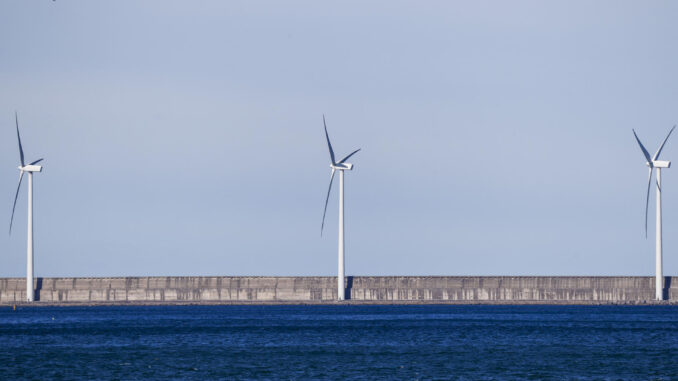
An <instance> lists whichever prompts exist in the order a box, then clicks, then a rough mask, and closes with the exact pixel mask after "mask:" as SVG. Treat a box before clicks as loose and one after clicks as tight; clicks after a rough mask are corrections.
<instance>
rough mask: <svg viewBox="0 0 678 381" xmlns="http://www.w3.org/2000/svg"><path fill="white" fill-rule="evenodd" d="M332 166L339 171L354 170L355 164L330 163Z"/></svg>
mask: <svg viewBox="0 0 678 381" xmlns="http://www.w3.org/2000/svg"><path fill="white" fill-rule="evenodd" d="M330 168H332V169H334V170H337V171H344V170H346V171H351V170H353V164H351V163H337V164H330Z"/></svg>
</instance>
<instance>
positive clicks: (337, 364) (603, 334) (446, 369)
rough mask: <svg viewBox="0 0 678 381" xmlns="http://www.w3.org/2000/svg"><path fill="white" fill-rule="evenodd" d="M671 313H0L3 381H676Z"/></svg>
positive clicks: (676, 311)
mask: <svg viewBox="0 0 678 381" xmlns="http://www.w3.org/2000/svg"><path fill="white" fill-rule="evenodd" d="M676 377H678V307H669V306H651V307H635V306H634V307H613V306H604V307H600V306H591V307H581V306H244V307H243V306H199V307H198V306H180V307H82V308H79V307H78V308H74V307H68V308H21V309H18V310H17V311H12V310H11V308H7V307H3V308H0V378H2V379H123V380H127V379H158V378H160V379H170V378H171V379H177V378H179V379H194V380H204V379H336V380H340V379H341V380H343V379H545V378H546V379H642V380H647V379H667V380H668V379H676Z"/></svg>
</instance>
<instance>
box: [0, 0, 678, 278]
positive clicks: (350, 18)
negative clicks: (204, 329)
mask: <svg viewBox="0 0 678 381" xmlns="http://www.w3.org/2000/svg"><path fill="white" fill-rule="evenodd" d="M676 14H678V3H676V2H670V1H648V2H637V1H596V2H590V1H550V2H543V1H482V0H481V1H453V2H452V1H423V2H415V1H369V2H366V1H343V2H318V1H302V2H296V1H287V2H276V1H258V2H253V1H228V2H224V1H207V0H206V1H199V2H194V1H172V0H170V1H168V0H163V1H150V0H149V1H142V2H139V1H115V2H113V1H106V2H105V1H87V2H84V1H72V0H57V1H54V2H53V1H47V0H44V1H4V2H2V3H1V4H0V163H2V165H1V166H0V222H1V220H3V219H4V220H5V224H4V226H5V229H8V228H9V220H10V214H11V209H12V202H13V199H14V192H15V191H16V186H17V178H18V173H19V171H18V169H17V165H18V164H19V154H18V147H17V142H16V136H15V130H14V128H15V127H14V112H15V110H16V111H17V112H18V114H19V123H20V127H21V134H22V140H23V146H24V151H25V154H26V159H27V160H31V161H32V160H34V159H37V158H40V157H44V158H45V160H44V162H43V165H44V169H43V172H42V173H38V174H36V175H35V177H34V221H35V222H34V231H35V273H36V276H44V277H49V276H80V277H88V276H142V275H158V276H161V275H186V276H188V275H224V276H226V275H324V276H326V275H336V271H337V219H338V209H337V208H338V192H337V190H338V189H337V188H336V187H335V189H333V191H332V195H331V198H330V204H329V208H328V212H327V222H326V225H325V233H324V234H323V236H322V237H321V235H320V224H321V218H322V212H323V206H324V199H325V194H326V192H327V186H328V182H329V176H330V168H329V154H328V151H327V146H326V144H325V137H324V132H323V125H322V116H323V114H324V115H325V116H326V118H327V126H328V130H329V134H330V137H331V139H332V142H333V146H334V149H335V152H336V154H337V156H339V157H343V156H345V155H346V154H348V153H349V152H351V151H353V150H354V149H357V148H362V150H361V151H360V152H359V153H358V154H356V155H355V156H353V157H352V158H351V162H352V163H353V164H354V165H355V167H354V170H353V171H351V172H347V173H346V184H345V187H346V188H345V192H346V274H347V275H653V274H654V266H655V264H654V263H655V259H654V258H655V256H654V255H655V254H654V233H655V232H654V226H655V224H654V218H655V217H654V205H655V197H654V191H653V194H652V197H651V199H650V215H649V219H650V221H649V232H648V238H647V239H646V238H645V233H644V210H645V209H644V208H645V191H646V184H647V168H646V167H645V160H644V158H643V156H642V153H641V151H640V149H639V148H638V146H637V144H636V142H635V140H634V138H633V134H632V132H631V130H632V129H635V130H636V131H637V132H638V134H639V136H640V138H641V139H642V141H643V142H644V143H645V145H646V146H647V148H648V150H649V151H651V152H652V153H653V152H654V151H655V150H656V149H657V147H658V146H659V144H660V142H661V140H662V139H663V138H664V136H665V135H666V133H667V132H668V131H669V129H670V128H671V126H673V125H674V124H676V123H678V49H676V41H677V40H678V23H676V22H675V15H676ZM672 139H674V140H669V141H668V143H667V145H666V147H665V148H664V151H663V152H662V158H663V159H666V160H671V159H676V160H678V156H676V155H677V154H678V140H676V139H678V136H675V137H673V138H672ZM674 171H676V170H675V169H673V168H671V169H668V170H664V172H663V176H662V180H663V189H664V193H663V198H662V202H663V206H664V209H663V210H664V213H663V217H664V220H663V221H664V225H663V226H664V229H663V232H664V272H665V274H666V275H678V234H677V233H678V208H677V207H676V205H677V204H678V173H674ZM26 185H27V183H26V182H25V181H24V183H23V185H22V188H21V193H20V195H19V200H18V203H17V212H16V215H15V220H14V230H13V232H12V234H11V235H8V234H7V233H4V234H0V276H1V277H22V276H25V273H26V218H27V217H26V215H27V214H26V207H27V194H26V191H27V187H26ZM335 185H338V184H337V183H336V182H335ZM2 200H4V202H3V201H2ZM2 204H4V206H2ZM2 210H4V211H5V212H4V213H3V212H2ZM2 226H3V224H2V223H0V227H2ZM0 230H1V229H0ZM5 231H7V230H5Z"/></svg>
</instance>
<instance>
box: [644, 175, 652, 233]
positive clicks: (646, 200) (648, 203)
mask: <svg viewBox="0 0 678 381" xmlns="http://www.w3.org/2000/svg"><path fill="white" fill-rule="evenodd" d="M651 184H652V167H650V171H649V176H648V179H647V196H646V197H645V238H647V209H648V206H649V205H650V185H651Z"/></svg>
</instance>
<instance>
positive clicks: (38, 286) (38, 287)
mask: <svg viewBox="0 0 678 381" xmlns="http://www.w3.org/2000/svg"><path fill="white" fill-rule="evenodd" d="M37 279H38V281H37V282H36V283H37V284H36V285H35V294H34V295H33V296H34V298H35V301H36V302H38V301H40V290H42V278H37Z"/></svg>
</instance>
